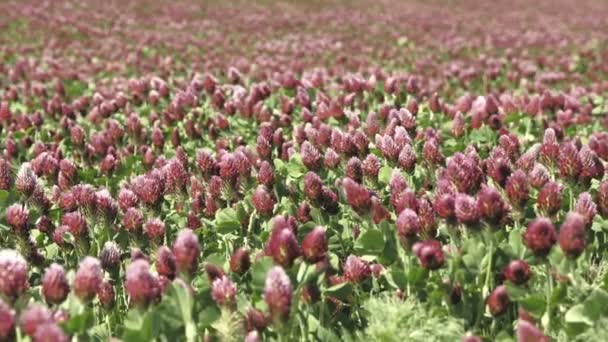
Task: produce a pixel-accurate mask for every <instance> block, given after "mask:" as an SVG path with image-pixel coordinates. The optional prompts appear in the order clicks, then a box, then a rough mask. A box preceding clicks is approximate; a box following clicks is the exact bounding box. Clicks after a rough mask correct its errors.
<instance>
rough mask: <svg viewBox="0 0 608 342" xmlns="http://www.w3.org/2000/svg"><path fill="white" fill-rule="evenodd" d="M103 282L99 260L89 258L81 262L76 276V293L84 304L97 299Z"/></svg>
mask: <svg viewBox="0 0 608 342" xmlns="http://www.w3.org/2000/svg"><path fill="white" fill-rule="evenodd" d="M102 280H103V271H102V268H101V263H100V262H99V260H98V259H97V258H94V257H90V256H87V257H85V258H84V259H83V260H82V261H81V262H80V265H79V267H78V271H77V272H76V275H75V276H74V285H73V286H74V293H75V294H76V296H77V297H78V298H80V300H82V301H83V302H90V301H91V300H93V298H95V295H96V294H97V290H98V289H99V284H101V281H102Z"/></svg>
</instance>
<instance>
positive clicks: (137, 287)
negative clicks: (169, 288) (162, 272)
mask: <svg viewBox="0 0 608 342" xmlns="http://www.w3.org/2000/svg"><path fill="white" fill-rule="evenodd" d="M125 290H126V291H127V294H128V295H129V300H130V302H131V304H133V305H140V306H146V305H148V304H150V303H154V302H156V301H157V300H159V299H160V296H161V288H160V282H159V279H158V277H157V276H156V275H154V274H153V273H151V272H150V265H149V264H148V262H147V261H146V260H144V259H137V260H135V261H133V262H132V263H130V264H129V266H127V271H126V278H125Z"/></svg>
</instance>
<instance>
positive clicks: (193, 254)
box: [173, 229, 201, 273]
mask: <svg viewBox="0 0 608 342" xmlns="http://www.w3.org/2000/svg"><path fill="white" fill-rule="evenodd" d="M200 252H201V246H200V244H199V242H198V238H197V237H196V235H195V234H194V232H193V231H192V230H190V229H184V230H182V231H180V232H179V234H178V235H177V239H176V240H175V242H174V243H173V255H175V262H176V265H177V271H178V272H180V273H192V272H194V271H195V270H196V267H197V266H198V257H199V254H200Z"/></svg>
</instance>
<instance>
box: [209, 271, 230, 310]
mask: <svg viewBox="0 0 608 342" xmlns="http://www.w3.org/2000/svg"><path fill="white" fill-rule="evenodd" d="M211 297H212V298H213V300H214V301H215V303H216V304H217V305H219V306H226V307H232V306H234V304H235V303H236V284H235V283H233V282H232V280H230V279H228V277H226V276H223V277H219V278H217V279H215V280H214V281H213V283H212V284H211Z"/></svg>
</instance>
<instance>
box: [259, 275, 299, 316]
mask: <svg viewBox="0 0 608 342" xmlns="http://www.w3.org/2000/svg"><path fill="white" fill-rule="evenodd" d="M292 296H293V288H292V286H291V280H289V277H288V276H287V274H286V273H285V271H284V270H283V268H282V267H280V266H275V267H273V268H272V269H271V270H270V271H268V273H267V274H266V284H265V286H264V301H265V302H266V305H268V310H269V311H270V315H271V317H272V319H273V320H274V321H275V322H281V321H285V320H287V319H288V318H289V310H290V309H291V301H292Z"/></svg>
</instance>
